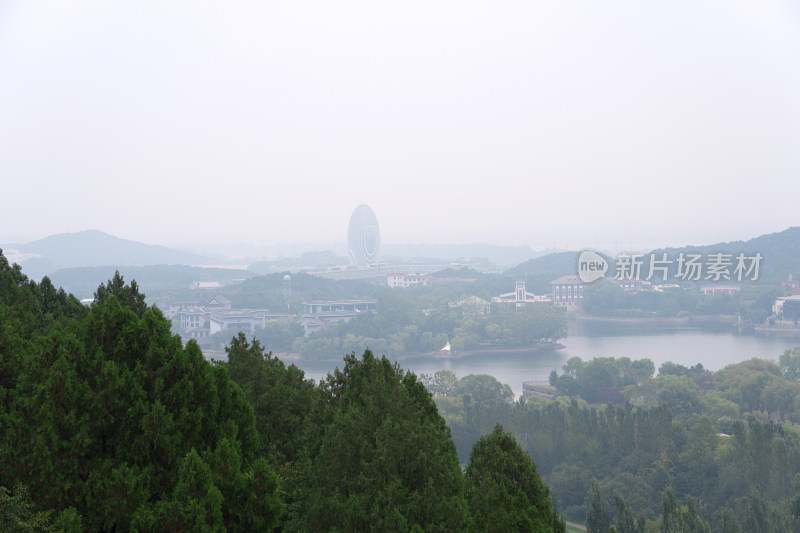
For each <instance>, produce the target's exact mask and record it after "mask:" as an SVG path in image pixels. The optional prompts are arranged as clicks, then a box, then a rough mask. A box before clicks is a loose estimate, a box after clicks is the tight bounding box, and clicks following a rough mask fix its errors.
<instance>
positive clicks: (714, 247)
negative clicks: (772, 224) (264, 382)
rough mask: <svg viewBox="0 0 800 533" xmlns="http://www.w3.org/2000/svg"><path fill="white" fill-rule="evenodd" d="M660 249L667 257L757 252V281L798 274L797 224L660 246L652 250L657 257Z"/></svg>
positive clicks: (799, 237) (799, 238) (799, 231)
mask: <svg viewBox="0 0 800 533" xmlns="http://www.w3.org/2000/svg"><path fill="white" fill-rule="evenodd" d="M664 252H666V253H667V257H668V258H676V257H678V255H679V254H680V253H684V254H688V253H694V254H702V255H703V256H706V255H708V254H712V253H727V254H732V255H733V257H734V258H735V257H736V256H737V255H738V254H739V253H744V254H746V255H747V256H752V255H755V254H756V253H760V254H761V256H762V257H763V260H762V262H761V266H760V269H759V281H764V282H778V281H780V280H784V279H787V278H788V277H789V275H790V274H791V275H793V276H795V278H796V277H797V276H798V275H800V226H796V227H792V228H788V229H786V230H783V231H780V232H777V233H769V234H766V235H761V236H759V237H755V238H753V239H750V240H747V241H732V242H723V243H717V244H708V245H702V246H683V247H680V248H663V249H659V250H653V251H652V253H655V254H657V256H660V254H662V253H664ZM734 261H735V259H734ZM734 264H735V263H734Z"/></svg>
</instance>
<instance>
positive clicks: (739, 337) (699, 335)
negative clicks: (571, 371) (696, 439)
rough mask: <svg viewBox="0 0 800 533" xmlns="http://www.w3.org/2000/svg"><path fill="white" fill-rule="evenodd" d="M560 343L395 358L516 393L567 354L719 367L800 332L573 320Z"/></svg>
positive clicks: (790, 343) (798, 340)
mask: <svg viewBox="0 0 800 533" xmlns="http://www.w3.org/2000/svg"><path fill="white" fill-rule="evenodd" d="M560 344H561V345H563V348H560V349H557V348H554V349H535V350H523V351H520V350H479V351H473V352H471V353H470V355H469V356H468V357H455V358H453V357H431V356H430V354H425V355H421V354H418V355H407V356H405V357H402V358H396V360H397V361H398V363H399V364H400V366H401V367H403V368H404V369H407V370H411V371H413V372H415V373H417V374H420V373H427V374H432V373H434V372H436V371H437V370H442V369H447V370H451V371H453V372H455V373H456V374H457V375H458V376H459V377H461V376H466V375H468V374H489V375H491V376H494V377H495V378H497V379H498V380H499V381H501V382H503V383H507V384H508V385H510V386H511V388H512V389H513V390H514V393H515V394H517V395H519V394H521V393H522V382H523V381H545V380H547V378H548V375H549V374H550V372H551V371H552V370H557V371H558V372H559V373H560V372H561V366H562V365H563V364H564V363H565V362H566V361H567V359H569V358H570V357H574V356H577V357H580V358H581V359H584V360H589V359H592V358H594V357H630V358H631V359H642V358H649V359H651V360H652V361H653V363H654V364H655V366H656V368H658V367H659V366H660V365H661V364H662V363H664V362H666V361H672V362H674V363H679V364H682V365H686V366H691V365H695V364H697V363H702V365H703V366H705V367H706V368H708V369H709V370H719V369H721V368H724V367H725V366H727V365H729V364H732V363H739V362H742V361H745V360H748V359H752V358H753V357H757V358H761V359H775V360H776V359H777V358H778V357H779V356H780V355H781V354H782V353H783V352H784V351H785V350H787V349H791V348H793V347H794V346H798V345H800V337H793V336H782V335H761V334H757V333H753V332H749V333H738V332H737V330H736V328H734V327H732V326H731V324H730V323H706V322H704V323H698V322H676V323H664V322H653V321H646V322H642V321H638V322H631V321H625V322H616V321H614V322H607V321H583V320H571V321H570V323H569V326H568V331H567V337H566V338H565V339H562V340H561V341H560ZM286 362H287V363H289V362H292V363H295V364H296V365H297V366H299V367H300V368H302V369H304V370H305V372H306V374H307V375H308V377H310V378H313V379H315V380H319V379H321V378H323V377H324V376H325V375H327V374H328V372H331V371H332V370H333V369H334V368H336V367H340V368H341V366H342V360H341V358H339V359H336V360H327V361H313V360H308V359H294V358H287V359H286Z"/></svg>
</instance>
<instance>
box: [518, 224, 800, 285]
mask: <svg viewBox="0 0 800 533" xmlns="http://www.w3.org/2000/svg"><path fill="white" fill-rule="evenodd" d="M651 253H652V254H656V256H657V257H659V258H660V257H661V254H663V253H666V254H667V258H668V259H671V260H673V261H674V260H675V259H677V257H678V256H679V255H680V254H681V253H684V254H689V253H691V254H701V255H703V256H704V257H707V256H708V254H713V253H723V254H731V255H732V258H733V261H734V263H735V258H736V255H737V254H739V253H744V254H747V255H748V256H752V255H755V254H756V253H760V254H761V256H762V258H763V259H762V262H761V265H760V269H759V278H758V281H761V282H777V281H780V280H784V279H786V278H788V277H789V275H790V274H791V275H793V276H795V277H797V276H798V275H800V227H791V228H788V229H785V230H783V231H780V232H776V233H768V234H765V235H760V236H758V237H754V238H752V239H750V240H747V241H731V242H721V243H716V244H704V245H688V246H682V247H673V248H657V249H655V250H651V251H649V252H647V255H648V256H649V254H651ZM610 259H612V263H613V259H614V258H610ZM577 260H578V252H577V251H568V252H556V253H552V254H548V255H544V256H542V257H537V258H535V259H530V260H528V261H525V262H524V263H521V264H519V265H517V266H515V267H514V268H511V269H509V270H507V271H506V274H509V275H514V276H518V277H524V276H544V275H551V276H556V277H557V276H560V275H563V274H575V273H576V268H577ZM645 265H647V257H645ZM613 273H614V265H613V264H612V265H611V266H610V275H613Z"/></svg>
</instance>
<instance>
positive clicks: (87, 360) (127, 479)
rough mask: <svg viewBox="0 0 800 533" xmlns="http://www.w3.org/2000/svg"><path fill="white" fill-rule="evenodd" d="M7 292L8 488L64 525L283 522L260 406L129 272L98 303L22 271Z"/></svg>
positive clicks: (1, 307)
mask: <svg viewBox="0 0 800 533" xmlns="http://www.w3.org/2000/svg"><path fill="white" fill-rule="evenodd" d="M3 266H4V267H5V265H3ZM0 286H2V287H3V288H4V295H3V296H4V297H3V300H2V301H1V302H0V313H2V314H3V317H4V320H3V332H4V334H3V338H2V354H3V362H4V366H5V368H4V373H3V375H4V376H9V378H10V379H4V399H5V401H4V402H3V412H2V428H3V429H2V441H0V444H1V445H0V485H2V486H5V487H10V486H14V485H17V484H20V483H21V484H23V485H24V486H25V487H27V490H28V491H29V492H30V495H31V498H32V500H33V501H34V502H35V504H36V505H37V507H38V508H39V509H41V510H51V509H52V510H55V512H56V515H57V516H56V520H55V523H57V524H58V523H62V524H63V523H76V521H80V522H82V524H83V527H85V528H86V529H89V530H115V529H123V530H127V529H131V528H139V529H153V528H154V527H158V529H162V530H172V531H185V530H222V529H228V530H252V529H264V528H269V527H271V526H274V525H275V524H277V519H278V517H279V515H280V513H281V504H280V501H279V500H278V497H277V478H276V476H275V474H274V473H273V472H272V471H271V470H270V468H269V466H268V464H267V462H266V461H265V460H264V459H262V458H259V457H258V456H257V455H256V452H257V444H258V436H257V434H256V432H255V427H254V418H253V410H252V407H251V406H250V405H249V404H247V402H245V400H244V397H243V396H242V393H241V390H240V389H239V387H238V386H236V385H235V384H234V383H233V382H232V381H231V380H230V379H229V378H228V374H227V371H226V370H225V369H223V368H215V367H213V366H212V365H211V364H209V363H208V362H207V361H206V360H205V359H204V358H203V355H202V354H201V353H200V350H199V349H198V348H197V345H196V344H194V343H189V344H188V345H187V346H186V347H185V348H184V347H183V346H181V343H180V339H179V338H177V337H173V336H172V335H170V331H169V322H168V321H167V320H165V319H164V317H163V316H162V315H161V313H160V312H159V311H158V310H156V309H153V308H148V307H147V306H146V305H144V297H143V295H141V294H139V292H138V290H137V288H136V286H135V284H131V285H130V286H127V285H125V284H124V283H123V281H122V278H121V277H120V276H115V278H114V279H113V280H111V281H110V282H109V283H108V284H106V285H104V286H101V287H100V288H98V291H97V293H96V297H97V302H96V303H95V304H94V305H93V306H92V308H91V309H87V308H85V307H83V306H81V305H80V303H77V307H76V306H74V305H72V304H74V303H75V302H74V299H69V298H66V297H64V296H63V295H61V296H60V295H59V294H58V293H55V295H56V297H55V299H54V300H51V299H49V298H48V297H47V296H49V295H50V293H51V292H52V291H50V290H48V285H47V284H46V283H44V282H43V283H42V284H41V285H37V284H35V283H32V282H28V281H27V280H25V279H24V276H20V275H19V272H18V271H17V270H15V269H13V268H12V269H9V268H5V269H4V271H3V272H2V282H1V283H0ZM42 295H44V297H42ZM37 318H38V320H37ZM17 347H22V349H13V348H17ZM6 363H8V364H6ZM6 369H8V370H10V372H9V373H8V374H6V373H5V372H6ZM71 508H73V509H74V510H70V509H71ZM65 513H66V514H65ZM70 516H72V518H70V519H69V520H67V518H69V517H70Z"/></svg>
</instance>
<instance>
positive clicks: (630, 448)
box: [428, 348, 800, 533]
mask: <svg viewBox="0 0 800 533" xmlns="http://www.w3.org/2000/svg"><path fill="white" fill-rule="evenodd" d="M648 363H649V364H648ZM636 366H638V367H640V369H641V372H639V373H634V374H630V373H626V372H625V371H624V370H623V369H629V370H631V369H633V368H635V367H636ZM592 368H594V369H595V370H593V371H592V372H587V371H586V369H592ZM797 368H800V348H795V349H794V350H793V351H789V352H787V353H785V354H784V355H783V356H781V358H780V360H779V364H775V363H774V362H771V361H764V360H758V359H753V360H751V361H746V362H743V363H739V364H736V365H730V366H728V367H726V368H725V369H723V370H720V371H718V372H715V373H711V372H708V371H706V370H705V369H703V367H702V366H701V365H695V366H693V367H684V366H682V365H676V364H673V363H665V364H664V365H662V366H661V368H660V370H659V375H658V376H657V377H651V375H652V372H653V369H652V363H650V362H649V361H647V360H643V361H630V360H628V359H625V358H623V359H611V358H601V359H595V360H592V361H588V362H584V361H581V360H580V359H577V358H576V359H571V360H569V361H568V362H567V364H565V365H564V369H563V370H564V374H562V375H561V376H559V378H558V380H559V381H560V380H562V378H563V377H564V376H572V375H574V376H580V379H575V378H573V379H574V382H575V383H580V385H581V387H582V389H581V390H583V391H595V392H591V394H594V393H596V391H597V390H600V389H608V388H609V387H608V385H609V384H616V385H615V387H616V389H618V390H619V394H620V403H619V404H617V405H614V404H605V405H599V406H590V405H589V404H587V403H586V402H585V401H584V400H582V399H580V398H577V397H573V398H570V397H569V396H560V397H558V399H557V400H554V401H548V400H543V399H538V398H529V399H528V400H527V401H526V402H491V403H486V402H484V403H478V402H475V401H473V400H472V399H471V398H470V397H468V396H467V394H462V393H461V391H460V390H459V388H458V386H457V384H458V383H459V382H460V381H461V380H458V379H456V378H455V376H450V375H448V374H445V373H443V374H442V375H438V373H437V375H434V376H433V377H432V378H429V380H428V381H430V383H431V385H432V387H436V386H438V385H445V386H444V387H440V388H439V389H438V390H440V391H442V390H446V391H449V395H448V396H438V397H437V398H436V402H437V405H438V406H439V409H440V412H441V413H442V415H443V416H444V417H445V419H446V420H447V422H448V425H449V426H450V428H451V431H452V435H453V440H454V441H455V443H456V446H457V448H458V453H459V457H460V458H461V459H462V461H464V460H466V457H467V454H468V453H469V451H470V449H471V448H472V446H473V443H475V442H477V441H479V439H480V438H481V437H480V436H481V435H485V434H486V433H487V432H489V431H491V429H492V428H493V427H495V425H496V424H498V423H500V424H502V425H503V427H504V428H505V429H506V430H508V431H509V432H510V433H511V434H513V435H514V436H515V438H516V440H517V442H519V444H520V446H521V447H522V449H523V450H525V451H527V452H528V453H529V454H530V455H531V456H534V457H536V464H537V467H538V469H539V471H540V472H543V473H544V474H545V475H546V479H547V481H548V485H549V487H550V489H551V491H552V492H553V494H555V495H556V496H557V499H558V502H559V504H560V505H561V506H562V508H563V509H564V510H565V512H566V513H567V515H568V516H571V517H574V518H575V519H578V520H580V519H581V518H585V519H586V520H587V522H591V523H592V524H596V525H595V526H592V527H594V528H595V529H594V530H595V531H608V526H610V525H611V524H613V525H615V530H616V531H618V532H619V531H631V532H639V531H699V532H704V531H732V532H736V531H739V532H742V533H744V532H749V531H800V498H798V497H797V496H796V495H797V494H798V492H800V435H799V434H798V432H797V430H796V426H794V425H793V424H794V420H795V417H796V414H795V413H796V412H797V411H796V406H795V404H796V403H800V389H799V387H800V384H798V383H797V378H796V375H797ZM453 381H455V383H456V386H449V387H448V386H447V384H448V383H453ZM598 385H602V387H600V386H598ZM556 387H558V383H556ZM593 479H594V480H596V486H595V489H594V490H589V488H590V487H591V486H592V480H593ZM748 524H749V525H748Z"/></svg>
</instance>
